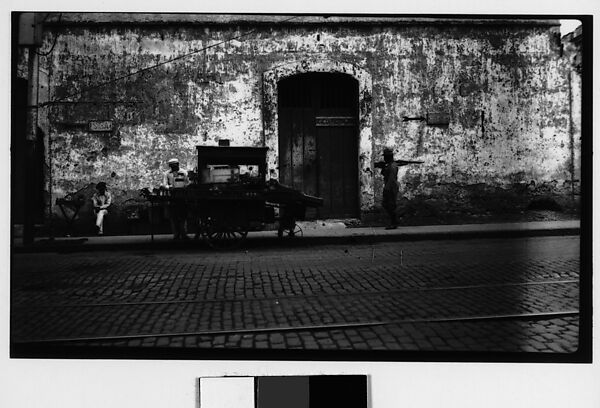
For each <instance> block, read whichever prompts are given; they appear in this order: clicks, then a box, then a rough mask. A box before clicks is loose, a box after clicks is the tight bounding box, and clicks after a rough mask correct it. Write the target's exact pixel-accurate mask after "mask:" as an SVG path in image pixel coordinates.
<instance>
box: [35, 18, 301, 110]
mask: <svg viewBox="0 0 600 408" xmlns="http://www.w3.org/2000/svg"><path fill="white" fill-rule="evenodd" d="M298 17H299V16H293V17H289V18H286V19H284V20H281V21H279V22H278V24H281V23H286V22H288V21H290V20H293V19H295V18H298ZM257 31H258V28H255V29H253V30H250V31H248V32H245V33H243V34H240V35H238V36H235V37H231V38H228V39H226V40H223V41H220V42H218V43H215V44H211V45H209V46H206V47H203V48H201V49H198V50H194V51H192V52H189V53H186V54H182V55H179V56H177V57H174V58H171V59H168V60H166V61H162V62H159V63H157V64H155V65H152V66H149V67H146V68H142V69H140V70H138V71H135V72H131V73H129V74H126V75H122V76H120V77H117V78H114V79H111V80H109V81H104V82H101V83H98V84H96V85H92V86H89V87H87V88H84V89H82V90H81V91H77V92H72V93H70V94H68V95H66V96H63V97H62V98H59V99H55V100H52V101H48V102H44V103H43V104H40V106H45V105H51V104H55V103H60V102H67V101H65V99H68V98H71V97H73V96H75V95H79V94H82V93H83V92H87V91H91V90H94V89H98V88H101V87H103V86H106V85H110V84H113V83H115V82H118V81H121V80H123V79H127V78H130V77H132V76H134V75H139V74H142V73H144V72H147V71H150V70H153V69H155V68H158V67H161V66H163V65H166V64H170V63H171V62H175V61H179V60H181V59H184V58H187V57H189V56H191V55H195V54H198V53H200V52H203V51H205V50H208V49H210V48H214V47H218V46H219V45H223V44H225V43H228V42H230V41H234V40H238V39H240V38H243V37H246V36H248V35H251V34H254V33H255V32H257ZM75 102H76V101H75Z"/></svg>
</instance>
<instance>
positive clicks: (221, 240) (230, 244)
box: [204, 230, 248, 249]
mask: <svg viewBox="0 0 600 408" xmlns="http://www.w3.org/2000/svg"><path fill="white" fill-rule="evenodd" d="M247 235H248V231H245V230H228V231H209V232H207V233H206V234H205V235H204V238H205V240H206V242H207V243H208V245H210V247H211V248H213V249H233V248H237V247H238V246H239V245H240V244H241V243H242V242H243V241H244V240H245V239H246V236H247Z"/></svg>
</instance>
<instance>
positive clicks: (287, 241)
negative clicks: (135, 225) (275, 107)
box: [11, 228, 580, 254]
mask: <svg viewBox="0 0 600 408" xmlns="http://www.w3.org/2000/svg"><path fill="white" fill-rule="evenodd" d="M569 235H580V228H549V229H498V230H489V231H486V230H464V231H457V230H453V231H423V232H415V231H412V232H409V233H396V234H356V235H341V236H340V235H333V236H313V237H310V236H309V237H298V238H286V237H284V238H278V237H277V236H276V235H275V234H273V236H272V237H270V236H268V237H265V236H258V237H257V236H255V237H253V236H252V233H250V234H249V235H248V238H247V239H246V241H245V242H244V243H242V245H241V246H239V247H237V248H234V249H230V250H229V251H244V250H246V249H253V248H261V249H271V248H289V247H305V246H317V245H357V244H363V245H364V244H367V245H369V244H375V243H380V242H406V241H439V240H453V239H476V238H482V239H490V238H525V237H543V236H569ZM182 249H193V250H211V251H214V250H212V249H211V248H210V247H209V246H208V245H206V244H205V243H204V242H202V241H194V240H191V241H189V242H181V241H179V242H174V241H164V240H161V241H158V242H154V243H152V242H148V241H144V242H131V243H117V242H106V243H87V242H85V240H84V239H73V240H72V241H54V242H50V243H48V242H38V243H35V244H34V245H32V246H29V247H24V246H12V248H11V251H12V253H15V254H23V253H40V252H61V253H69V252H92V251H131V250H152V251H162V250H182ZM226 251H227V250H224V251H223V252H226Z"/></svg>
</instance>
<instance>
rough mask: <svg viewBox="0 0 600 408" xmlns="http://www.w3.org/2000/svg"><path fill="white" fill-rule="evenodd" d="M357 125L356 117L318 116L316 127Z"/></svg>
mask: <svg viewBox="0 0 600 408" xmlns="http://www.w3.org/2000/svg"><path fill="white" fill-rule="evenodd" d="M355 124H356V118H355V117H354V116H317V117H316V118H315V125H316V126H319V127H340V126H354V125H355Z"/></svg>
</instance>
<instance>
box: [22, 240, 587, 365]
mask: <svg viewBox="0 0 600 408" xmlns="http://www.w3.org/2000/svg"><path fill="white" fill-rule="evenodd" d="M579 267H580V262H579V237H578V236H576V235H574V236H547V237H523V238H510V239H500V238H488V239H462V240H435V241H428V240H419V241H414V242H411V241H399V242H379V243H371V244H353V245H320V246H306V247H293V248H286V247H276V248H246V249H244V248H242V249H237V250H231V251H220V252H216V251H210V250H207V249H205V248H198V249H195V250H194V249H189V248H188V249H185V250H170V251H165V250H163V251H161V250H153V249H152V248H151V247H150V248H144V249H136V248H135V247H133V248H132V249H130V250H128V249H127V248H122V250H120V251H102V250H96V251H93V252H75V253H58V252H43V253H14V254H13V257H12V272H11V340H12V342H13V344H17V345H18V344H25V343H27V344H61V345H65V344H67V345H70V346H71V345H72V346H81V345H85V346H98V347H142V348H148V349H150V348H153V347H154V348H188V349H230V350H239V349H242V350H263V349H264V350H279V349H283V350H369V351H375V350H398V351H458V352H486V353H489V352H541V353H571V352H574V351H576V350H577V348H578V340H579V315H578V312H579Z"/></svg>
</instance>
